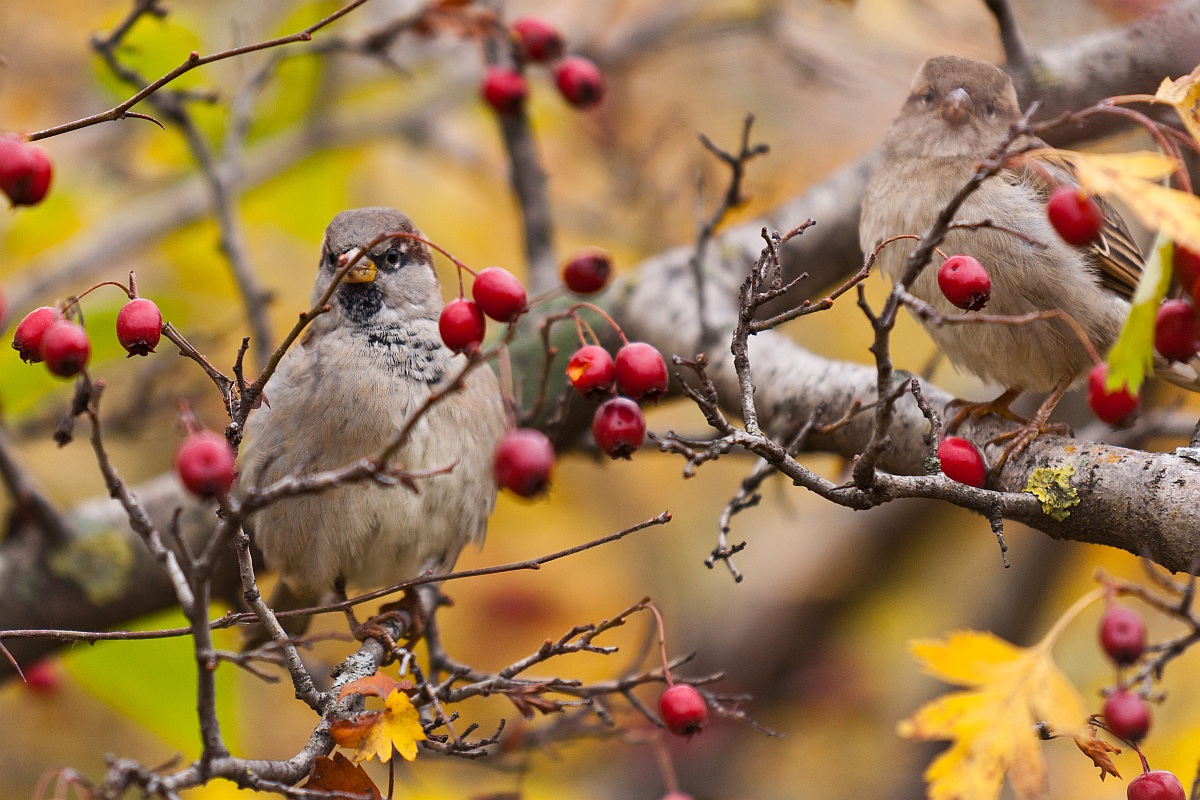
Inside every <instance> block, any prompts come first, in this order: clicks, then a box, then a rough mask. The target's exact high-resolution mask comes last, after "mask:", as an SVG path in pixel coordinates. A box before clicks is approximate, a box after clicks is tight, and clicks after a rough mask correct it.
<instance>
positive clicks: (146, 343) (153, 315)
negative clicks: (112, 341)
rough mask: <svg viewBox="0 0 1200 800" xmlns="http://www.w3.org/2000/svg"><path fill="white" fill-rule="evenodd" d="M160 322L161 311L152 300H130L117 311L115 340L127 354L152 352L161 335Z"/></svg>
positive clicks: (137, 354) (142, 354)
mask: <svg viewBox="0 0 1200 800" xmlns="http://www.w3.org/2000/svg"><path fill="white" fill-rule="evenodd" d="M162 324H163V321H162V313H161V312H160V311H159V310H158V306H156V305H154V301H153V300H147V299H145V298H143V297H139V298H137V299H134V300H130V301H129V302H128V303H126V304H125V305H123V306H121V310H120V311H118V312H117V341H118V342H120V343H121V347H124V348H125V349H126V350H128V351H129V356H144V355H147V354H148V353H153V352H154V348H155V347H157V346H158V340H159V338H160V337H161V336H162Z"/></svg>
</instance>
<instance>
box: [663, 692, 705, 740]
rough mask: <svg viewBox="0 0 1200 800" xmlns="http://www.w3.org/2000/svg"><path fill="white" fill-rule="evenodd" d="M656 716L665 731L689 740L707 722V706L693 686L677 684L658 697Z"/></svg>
mask: <svg viewBox="0 0 1200 800" xmlns="http://www.w3.org/2000/svg"><path fill="white" fill-rule="evenodd" d="M658 714H659V716H661V717H662V721H663V724H664V725H666V726H667V730H669V731H670V732H671V733H674V734H677V735H679V736H686V737H688V738H689V739H690V738H692V737H693V736H695V735H696V734H697V733H699V732H700V729H701V728H703V727H704V723H705V722H706V721H708V705H707V704H706V703H705V702H704V698H703V697H702V696H701V695H700V692H698V691H696V687H695V686H691V685H689V684H686V683H677V684H675V685H674V686H669V687H667V689H666V691H664V692H663V693H662V694H661V695H659V696H658Z"/></svg>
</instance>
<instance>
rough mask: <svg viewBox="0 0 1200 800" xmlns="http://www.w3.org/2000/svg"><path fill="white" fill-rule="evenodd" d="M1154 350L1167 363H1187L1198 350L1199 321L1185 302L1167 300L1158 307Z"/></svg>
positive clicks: (1194, 310)
mask: <svg viewBox="0 0 1200 800" xmlns="http://www.w3.org/2000/svg"><path fill="white" fill-rule="evenodd" d="M1154 349H1155V350H1157V351H1158V353H1159V355H1161V356H1162V357H1163V358H1165V359H1167V360H1168V361H1188V360H1190V359H1191V357H1192V356H1194V355H1196V352H1197V351H1198V350H1200V320H1197V319H1196V309H1195V308H1194V307H1193V306H1192V304H1191V303H1189V302H1188V301H1187V300H1167V301H1166V302H1165V303H1163V304H1162V305H1161V306H1159V307H1158V314H1156V315H1155V317H1154Z"/></svg>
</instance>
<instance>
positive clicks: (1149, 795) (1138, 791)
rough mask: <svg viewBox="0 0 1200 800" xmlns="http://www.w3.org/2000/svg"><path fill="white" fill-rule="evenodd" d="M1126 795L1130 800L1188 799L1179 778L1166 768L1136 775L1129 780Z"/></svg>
mask: <svg viewBox="0 0 1200 800" xmlns="http://www.w3.org/2000/svg"><path fill="white" fill-rule="evenodd" d="M1125 796H1126V797H1127V798H1128V799H1129V800H1187V794H1186V793H1184V791H1183V784H1182V783H1180V782H1179V778H1176V777H1175V773H1173V772H1167V771H1166V770H1165V769H1153V770H1150V771H1149V772H1143V773H1142V774H1141V775H1138V776H1137V777H1135V778H1134V779H1133V780H1131V781H1130V782H1129V788H1128V789H1126V790H1125Z"/></svg>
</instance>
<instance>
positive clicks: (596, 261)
mask: <svg viewBox="0 0 1200 800" xmlns="http://www.w3.org/2000/svg"><path fill="white" fill-rule="evenodd" d="M612 272H613V265H612V258H611V257H610V256H609V255H608V253H606V252H604V251H603V250H599V249H589V250H584V251H583V252H580V253H577V254H576V255H575V256H573V257H572V258H571V260H570V261H568V262H567V263H565V264H563V268H562V279H563V283H564V284H565V285H566V287H567V288H568V289H570V290H571V291H572V292H574V293H575V294H594V293H596V292H598V291H600V290H601V289H603V288H604V287H605V286H607V285H608V281H609V278H611V277H612Z"/></svg>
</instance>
